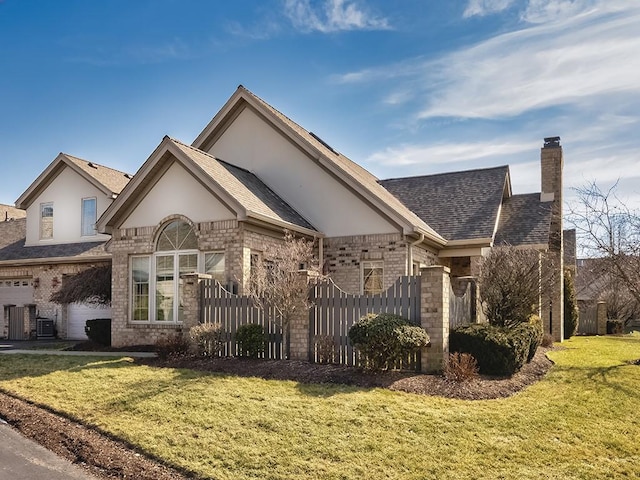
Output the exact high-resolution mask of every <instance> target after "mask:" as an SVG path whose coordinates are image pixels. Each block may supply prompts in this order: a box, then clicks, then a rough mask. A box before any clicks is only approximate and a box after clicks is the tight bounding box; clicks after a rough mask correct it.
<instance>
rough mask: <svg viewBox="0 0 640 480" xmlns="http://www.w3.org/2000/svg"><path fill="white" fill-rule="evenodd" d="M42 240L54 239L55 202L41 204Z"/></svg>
mask: <svg viewBox="0 0 640 480" xmlns="http://www.w3.org/2000/svg"><path fill="white" fill-rule="evenodd" d="M40 238H41V239H42V240H48V239H51V238H53V202H50V203H41V204H40Z"/></svg>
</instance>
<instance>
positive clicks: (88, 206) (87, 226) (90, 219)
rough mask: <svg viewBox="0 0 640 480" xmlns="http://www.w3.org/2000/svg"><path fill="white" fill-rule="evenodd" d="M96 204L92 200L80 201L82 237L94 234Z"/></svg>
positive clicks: (94, 200)
mask: <svg viewBox="0 0 640 480" xmlns="http://www.w3.org/2000/svg"><path fill="white" fill-rule="evenodd" d="M96 219H97V203H96V199H95V197H94V198H83V199H82V236H83V237H88V236H93V235H95V234H96Z"/></svg>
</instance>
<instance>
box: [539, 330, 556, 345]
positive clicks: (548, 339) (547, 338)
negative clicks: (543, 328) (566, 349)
mask: <svg viewBox="0 0 640 480" xmlns="http://www.w3.org/2000/svg"><path fill="white" fill-rule="evenodd" d="M540 346H541V347H544V348H551V347H553V336H551V334H549V333H545V334H544V335H543V336H542V343H541V344H540Z"/></svg>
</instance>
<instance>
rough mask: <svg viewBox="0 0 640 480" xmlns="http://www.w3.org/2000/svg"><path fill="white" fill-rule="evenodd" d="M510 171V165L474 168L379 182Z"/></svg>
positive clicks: (394, 178)
mask: <svg viewBox="0 0 640 480" xmlns="http://www.w3.org/2000/svg"><path fill="white" fill-rule="evenodd" d="M505 168H506V169H509V165H499V166H497V167H486V168H472V169H470V170H457V171H455V172H440V173H432V174H427V175H410V176H408V177H392V178H383V179H381V180H378V182H387V181H390V180H408V179H412V178H416V179H418V178H426V177H441V176H445V175H456V174H460V173H472V172H485V171H489V170H501V169H505Z"/></svg>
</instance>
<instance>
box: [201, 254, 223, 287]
mask: <svg viewBox="0 0 640 480" xmlns="http://www.w3.org/2000/svg"><path fill="white" fill-rule="evenodd" d="M204 273H208V274H209V275H211V276H212V277H213V278H214V280H217V281H219V282H220V283H222V284H224V283H225V282H226V276H225V272H224V253H223V252H214V253H205V254H204Z"/></svg>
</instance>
